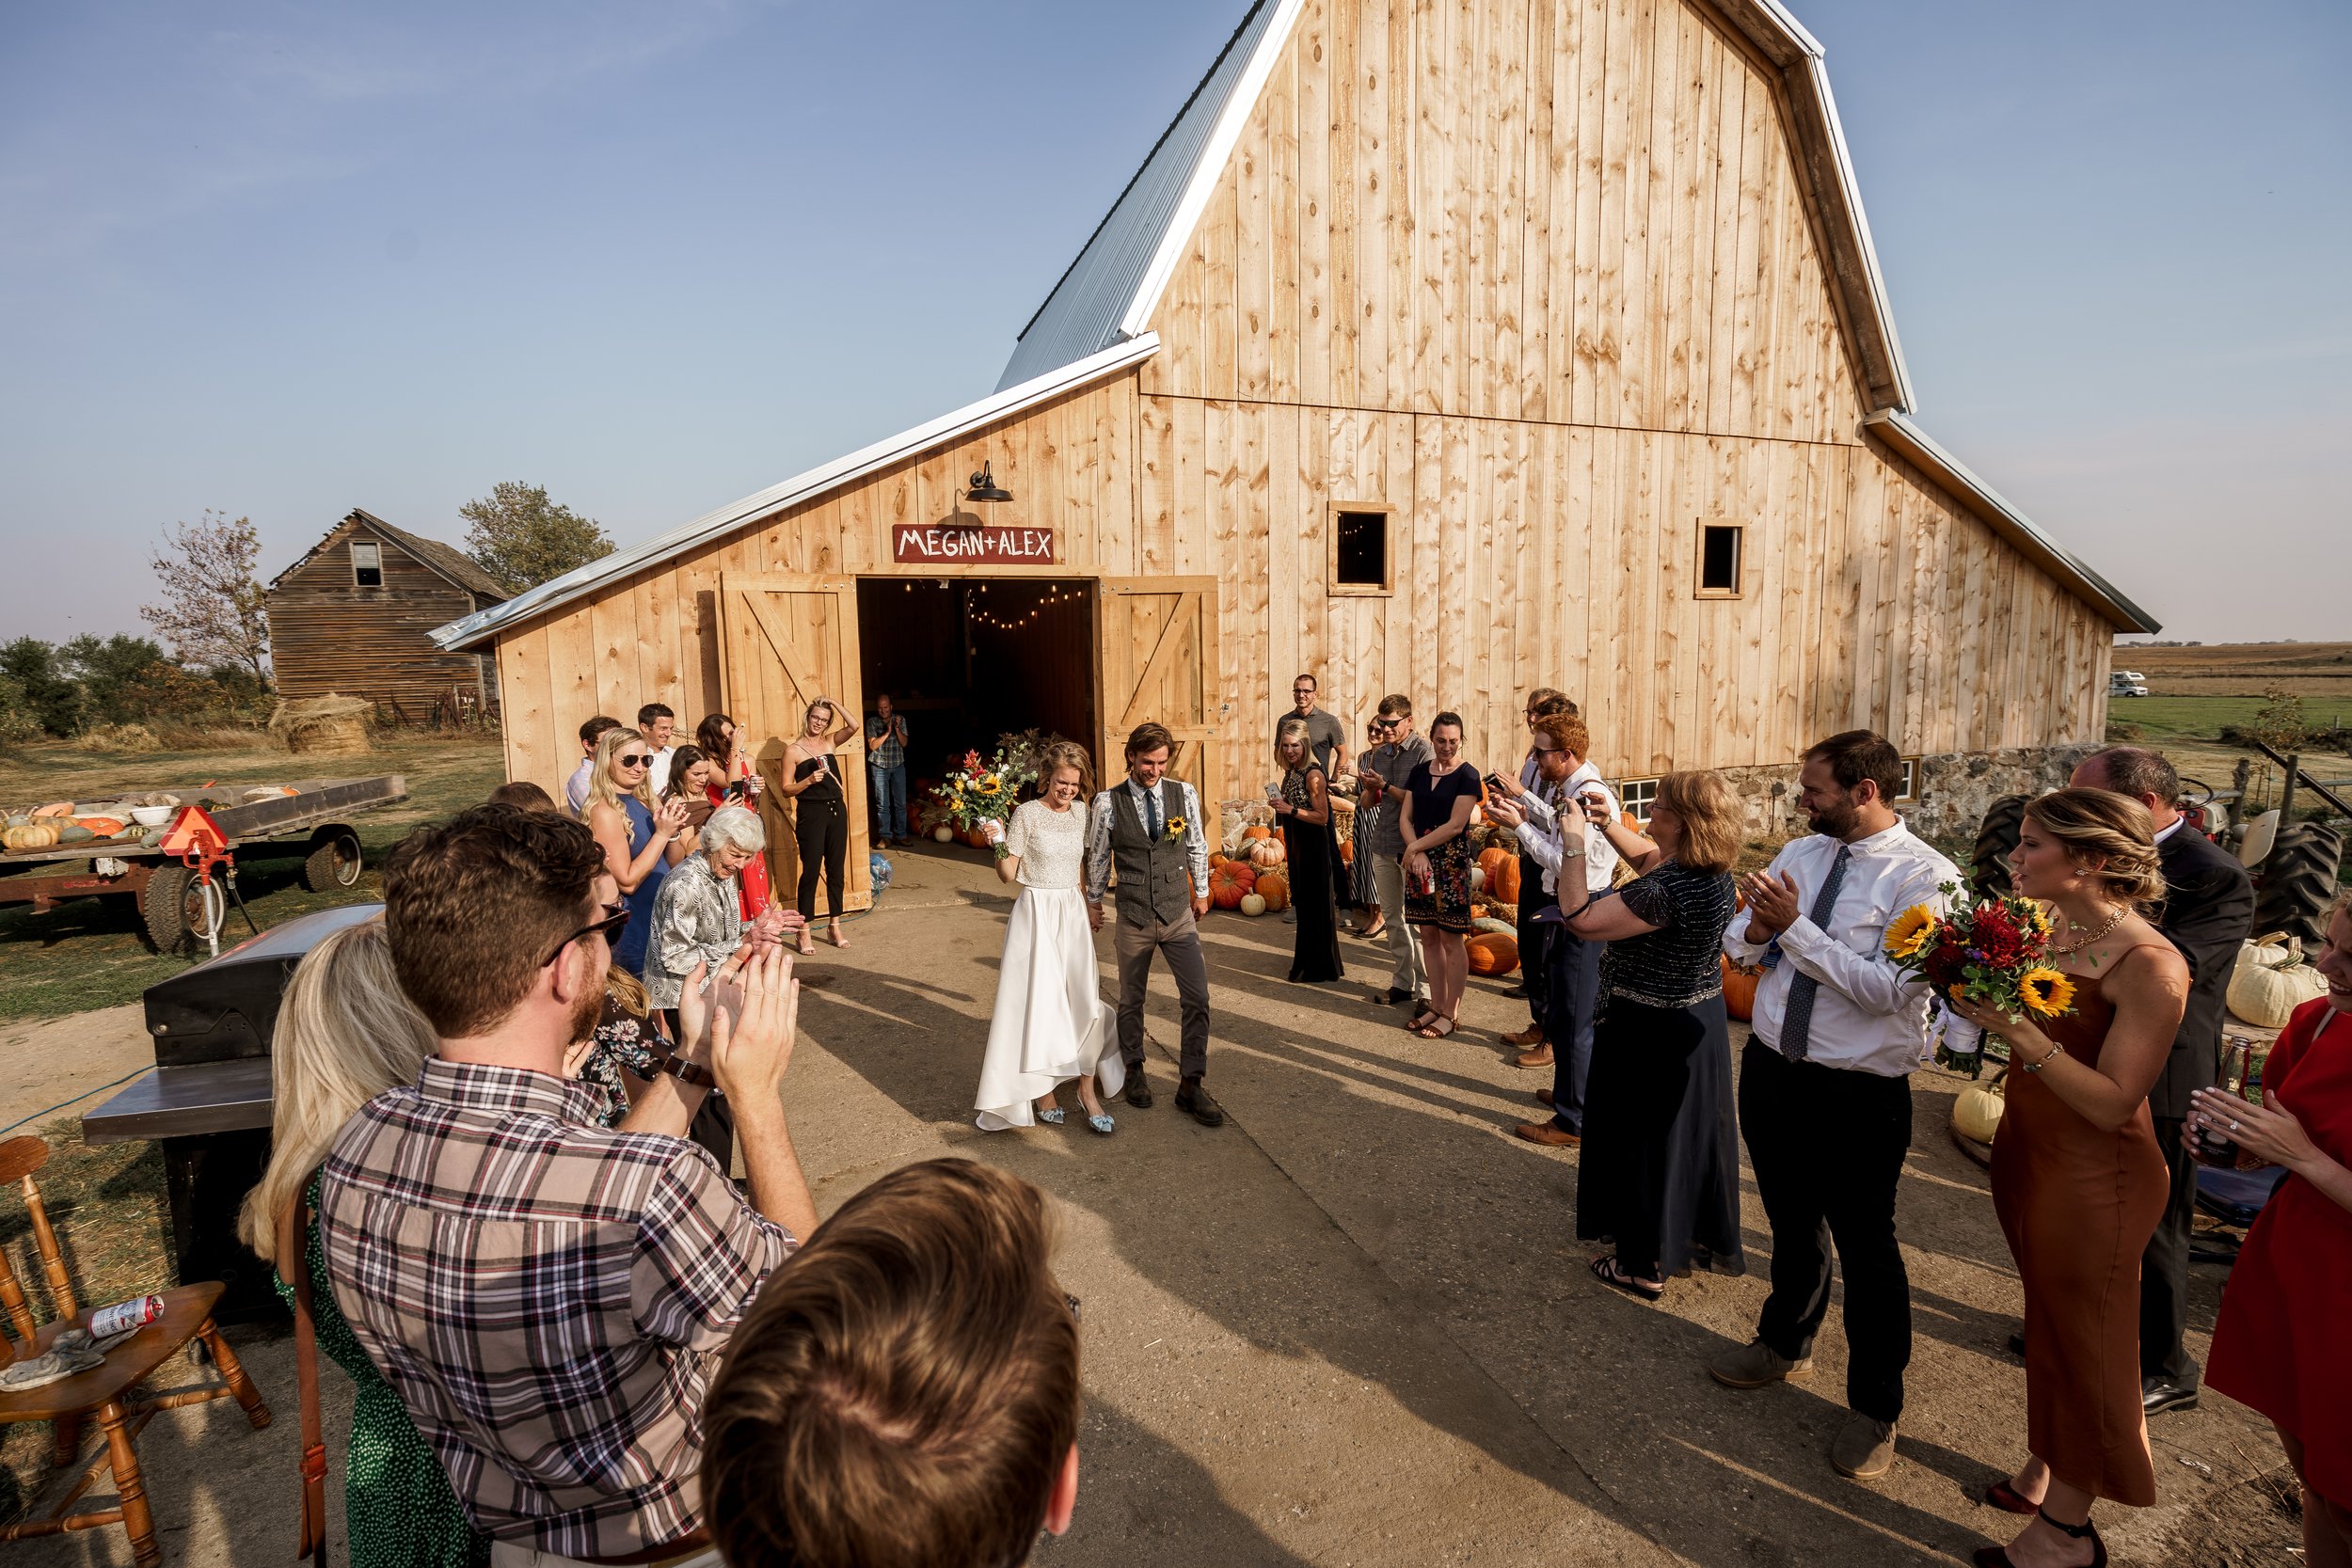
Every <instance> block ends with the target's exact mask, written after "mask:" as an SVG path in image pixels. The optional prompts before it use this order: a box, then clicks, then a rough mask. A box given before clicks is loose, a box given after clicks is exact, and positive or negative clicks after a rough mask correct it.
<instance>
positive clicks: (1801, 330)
mask: <svg viewBox="0 0 2352 1568" xmlns="http://www.w3.org/2000/svg"><path fill="white" fill-rule="evenodd" d="M1774 81H1775V78H1774V77H1773V76H1772V74H1771V73H1770V72H1769V71H1767V70H1766V69H1765V68H1764V67H1763V66H1761V65H1760V64H1759V63H1757V62H1756V60H1755V59H1754V57H1753V56H1752V55H1750V54H1749V52H1748V50H1747V47H1746V45H1745V44H1744V43H1742V42H1739V41H1735V40H1734V39H1733V37H1732V35H1731V34H1730V32H1729V31H1728V29H1726V28H1724V26H1722V25H1721V24H1718V23H1717V22H1715V21H1713V20H1712V19H1711V18H1710V17H1709V16H1708V14H1707V13H1705V12H1704V11H1703V10H1701V9H1700V8H1696V7H1694V6H1692V5H1690V4H1685V3H1684V0H1454V3H1449V4H1433V3H1430V0H1307V8H1306V10H1305V12H1304V13H1303V14H1302V16H1301V17H1300V19H1299V23H1298V25H1297V27H1296V29H1295V31H1294V33H1293V34H1292V37H1291V39H1290V40H1289V41H1288V43H1287V44H1286V45H1285V47H1284V49H1283V51H1282V53H1281V55H1280V56H1279V59H1278V60H1277V62H1276V65H1275V68H1274V75H1273V80H1272V82H1271V84H1270V85H1269V87H1267V90H1266V91H1265V93H1264V94H1263V96H1262V97H1261V98H1260V100H1259V102H1258V104H1257V107H1256V109H1255V112H1254V113H1253V114H1252V115H1251V116H1250V119H1249V121H1248V126H1247V128H1246V129H1245V130H1244V132H1243V134H1242V138H1241V143H1240V145H1239V147H1238V148H1237V149H1236V150H1235V151H1234V155H1233V158H1232V162H1231V163H1230V164H1229V165H1228V166H1227V168H1226V170H1225V171H1224V174H1223V175H1222V177H1221V179H1220V180H1219V182H1218V184H1217V186H1216V191H1215V194H1214V197H1213V198H1212V200H1211V202H1210V205H1209V209H1208V212H1207V214H1206V215H1205V216H1204V217H1203V219H1202V221H1201V222H1200V225H1199V227H1198V229H1197V230H1196V232H1195V233H1194V234H1193V235H1192V237H1191V241H1190V245H1189V246H1188V248H1187V249H1186V251H1185V252H1184V256H1183V258H1182V259H1181V260H1180V261H1179V262H1178V264H1177V267H1176V269H1175V271H1174V273H1173V274H1172V275H1171V277H1170V278H1169V282H1168V288H1167V290H1166V292H1165V293H1164V294H1163V295H1162V297H1161V300H1160V303H1159V307H1158V309H1157V310H1156V312H1155V313H1154V315H1153V317H1152V324H1151V325H1152V329H1153V330H1154V331H1156V332H1158V333H1159V335H1160V338H1161V341H1162V342H1163V344H1164V345H1165V347H1164V349H1163V352H1162V353H1161V354H1160V355H1158V356H1155V357H1154V358H1152V359H1151V360H1148V361H1146V362H1145V363H1144V365H1143V367H1142V372H1141V373H1142V382H1141V385H1142V389H1143V390H1144V391H1145V392H1147V393H1164V394H1174V395H1179V396H1190V397H1200V398H1206V399H1210V400H1215V401H1228V400H1235V399H1245V400H1253V401H1267V402H1277V403H1302V404H1320V405H1328V406H1347V407H1359V408H1377V409H1388V410H1393V411H1399V412H1418V413H1435V414H1452V415H1466V416H1471V417H1477V418H1495V419H1526V420H1541V421H1545V422H1548V423H1553V424H1598V425H1613V426H1620V427H1627V428H1634V429H1644V430H1661V431H1689V432H1699V433H1706V434H1718V435H1738V436H1783V437H1790V438H1795V439H1799V440H1808V441H1833V442H1838V443H1851V442H1852V441H1853V440H1855V439H1856V437H1855V435H1854V432H1855V429H1856V426H1857V424H1858V422H1859V420H1860V419H1861V416H1862V413H1863V409H1862V406H1861V404H1860V402H1859V401H1858V398H1857V395H1856V392H1855V389H1854V388H1855V386H1856V382H1855V378H1854V373H1853V370H1852V367H1851V365H1850V364H1849V363H1848V356H1847V347H1846V341H1845V335H1844V331H1843V328H1842V326H1841V325H1840V322H1839V319H1838V315H1837V309H1836V304H1835V300H1834V295H1833V293H1832V291H1831V287H1830V281H1829V277H1828V275H1827V272H1826V270H1825V268H1824V265H1823V261H1822V247H1821V245H1820V238H1819V236H1818V235H1817V233H1816V232H1815V229H1814V225H1813V221H1812V216H1811V209H1810V208H1809V207H1808V205H1807V203H1806V201H1805V198H1804V190H1803V186H1802V182H1801V181H1802V177H1801V175H1800V173H1799V171H1798V168H1797V166H1796V165H1795V163H1794V162H1793V161H1792V157H1791V146H1790V140H1789V137H1788V134H1787V130H1786V122H1785V119H1784V117H1783V110H1782V105H1781V102H1780V99H1779V95H1778V93H1777V92H1776V90H1775V87H1774Z"/></svg>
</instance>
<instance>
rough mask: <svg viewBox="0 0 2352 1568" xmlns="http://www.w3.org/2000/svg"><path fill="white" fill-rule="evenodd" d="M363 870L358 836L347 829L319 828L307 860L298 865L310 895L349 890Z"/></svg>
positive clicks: (363, 862) (364, 865)
mask: <svg viewBox="0 0 2352 1568" xmlns="http://www.w3.org/2000/svg"><path fill="white" fill-rule="evenodd" d="M366 868H367V857H366V856H365V855H363V854H361V853H360V850H359V835H358V833H355V832H352V831H351V830H350V829H349V828H343V827H334V828H321V829H320V830H319V831H318V832H317V833H315V834H313V835H312V837H311V840H310V858H309V859H307V860H305V861H304V862H303V863H302V885H303V886H304V887H305V888H307V889H309V890H310V892H312V893H327V892H331V891H332V890H334V889H336V888H346V887H351V886H353V885H354V884H356V883H357V882H358V880H359V873H360V872H361V871H363V870H365V869H366Z"/></svg>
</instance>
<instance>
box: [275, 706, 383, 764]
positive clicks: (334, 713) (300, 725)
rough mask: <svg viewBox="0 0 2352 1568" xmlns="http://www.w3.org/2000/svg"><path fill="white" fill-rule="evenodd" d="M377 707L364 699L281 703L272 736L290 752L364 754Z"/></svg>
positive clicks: (276, 713)
mask: <svg viewBox="0 0 2352 1568" xmlns="http://www.w3.org/2000/svg"><path fill="white" fill-rule="evenodd" d="M374 711H375V705H373V703H370V702H369V701H367V700H366V699H365V698H363V697H338V696H335V695H332V694H331V693H330V694H329V695H327V696H325V697H305V698H302V699H301V700H300V701H298V702H292V703H280V704H278V711H277V712H275V713H273V714H271V715H270V716H269V733H270V735H271V736H272V737H273V738H274V739H276V740H277V742H278V744H279V745H280V746H283V747H285V748H286V750H288V751H289V752H364V751H366V750H367V749H368V721H369V719H370V718H371V717H372V716H373V713H374Z"/></svg>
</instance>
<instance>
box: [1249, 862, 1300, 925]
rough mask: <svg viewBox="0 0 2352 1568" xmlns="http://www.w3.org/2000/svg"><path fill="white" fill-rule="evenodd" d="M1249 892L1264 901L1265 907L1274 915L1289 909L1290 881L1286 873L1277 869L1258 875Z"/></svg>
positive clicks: (1269, 869)
mask: <svg viewBox="0 0 2352 1568" xmlns="http://www.w3.org/2000/svg"><path fill="white" fill-rule="evenodd" d="M1250 891H1251V892H1252V893H1255V894H1256V895H1258V896H1259V897H1261V898H1263V899H1264V900H1265V907H1266V908H1267V909H1269V910H1272V911H1274V912H1275V913H1276V914H1280V913H1281V912H1282V911H1284V910H1286V909H1289V908H1290V905H1291V879H1290V874H1289V873H1288V872H1285V871H1282V870H1280V869H1279V868H1268V869H1267V870H1264V871H1261V872H1259V873H1258V880H1257V882H1256V883H1255V884H1254V885H1253V886H1252V887H1251V888H1250Z"/></svg>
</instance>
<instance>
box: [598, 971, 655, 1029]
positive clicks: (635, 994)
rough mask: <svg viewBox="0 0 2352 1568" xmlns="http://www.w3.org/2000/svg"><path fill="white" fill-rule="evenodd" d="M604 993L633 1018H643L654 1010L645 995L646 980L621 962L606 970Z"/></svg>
mask: <svg viewBox="0 0 2352 1568" xmlns="http://www.w3.org/2000/svg"><path fill="white" fill-rule="evenodd" d="M604 994H605V995H607V996H609V997H611V998H612V1000H613V1002H614V1003H615V1004H616V1005H617V1006H619V1007H620V1009H621V1011H623V1012H625V1013H627V1014H628V1016H629V1017H631V1018H643V1017H644V1016H645V1015H646V1014H647V1013H648V1012H650V1011H652V1010H653V1005H652V1003H651V1002H650V1001H648V1000H647V999H646V996H645V982H644V981H643V980H640V979H639V978H638V977H637V976H636V975H634V974H630V973H629V972H628V970H626V969H623V968H622V967H621V966H620V965H619V964H614V965H612V967H611V968H610V969H608V970H606V971H605V972H604Z"/></svg>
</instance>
